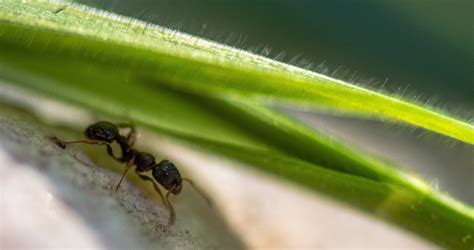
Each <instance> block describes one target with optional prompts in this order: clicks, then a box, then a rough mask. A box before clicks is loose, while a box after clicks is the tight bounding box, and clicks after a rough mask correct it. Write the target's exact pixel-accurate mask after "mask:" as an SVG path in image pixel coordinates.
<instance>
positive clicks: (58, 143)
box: [50, 136, 108, 149]
mask: <svg viewBox="0 0 474 250" xmlns="http://www.w3.org/2000/svg"><path fill="white" fill-rule="evenodd" d="M50 139H51V140H52V141H53V142H54V143H56V145H58V146H59V147H61V148H63V149H65V148H66V145H67V144H73V143H85V144H97V145H103V144H108V143H107V142H103V141H97V140H82V141H62V140H60V139H59V138H57V137H56V136H52V137H50Z"/></svg>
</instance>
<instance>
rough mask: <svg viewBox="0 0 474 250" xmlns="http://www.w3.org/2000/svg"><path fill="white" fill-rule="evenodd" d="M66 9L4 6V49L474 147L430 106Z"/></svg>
mask: <svg viewBox="0 0 474 250" xmlns="http://www.w3.org/2000/svg"><path fill="white" fill-rule="evenodd" d="M60 7H63V6H61V5H58V4H57V3H51V2H43V1H25V2H21V3H20V2H18V1H11V0H7V1H4V2H2V3H1V9H0V14H1V15H0V20H1V24H0V25H1V26H0V27H2V42H3V43H6V44H9V45H14V46H25V47H27V48H28V47H30V46H31V45H33V46H35V47H39V48H41V50H43V52H45V51H49V53H53V54H56V53H60V54H61V55H62V56H73V57H75V58H79V57H80V58H82V59H85V60H96V59H97V58H100V59H99V60H101V61H102V62H104V63H111V64H114V65H115V66H119V65H120V66H122V67H124V68H125V69H127V70H130V69H131V68H134V69H135V70H140V71H142V73H143V74H144V75H145V76H144V77H147V78H152V79H155V80H158V81H159V82H160V83H162V84H169V85H172V86H174V87H178V88H184V89H186V90H188V91H192V92H195V93H198V94H202V95H214V96H218V97H219V98H226V99H229V98H230V99H232V98H237V99H242V98H246V99H249V100H252V101H254V102H264V103H269V102H275V101H279V102H286V103H291V104H296V105H301V106H305V107H307V108H308V107H310V108H315V109H326V110H333V111H337V112H345V113H353V114H357V115H363V116H369V117H375V118H379V119H391V120H395V121H399V122H406V123H408V124H412V125H416V126H419V127H422V128H425V129H428V130H432V131H435V132H438V133H440V134H443V135H446V136H450V137H452V138H456V139H458V140H461V141H464V142H468V143H471V144H474V126H473V125H472V124H468V123H467V122H463V121H461V120H459V119H455V118H453V117H450V116H448V115H445V114H443V113H441V112H439V111H435V110H433V108H432V107H428V106H420V105H417V104H415V103H411V102H408V101H406V100H403V99H401V98H396V97H390V96H387V95H383V94H380V93H377V92H374V91H370V90H367V89H363V88H360V87H356V86H353V85H349V84H346V83H344V82H342V81H338V80H335V79H332V78H329V77H326V76H323V75H320V74H316V73H314V72H310V71H306V70H303V69H300V68H296V67H293V66H289V65H286V64H283V63H278V62H276V61H272V60H269V59H266V58H263V57H261V56H256V55H253V54H250V53H247V52H243V51H239V50H236V49H233V48H230V47H227V46H222V45H219V44H216V43H212V42H209V41H206V40H202V39H198V38H195V37H192V36H189V35H185V34H181V33H178V32H175V31H172V30H169V29H164V28H161V27H157V26H152V25H149V24H147V23H142V22H138V21H132V20H128V19H126V18H123V17H118V16H112V15H110V14H105V13H99V12H97V11H95V10H94V11H92V9H87V8H84V7H81V6H79V5H71V6H69V5H68V6H67V7H66V8H65V9H64V10H63V11H61V12H59V13H55V10H57V9H58V8H60ZM30 28H33V30H34V32H31V29H30ZM22 29H25V31H26V32H23V31H21V30H22ZM27 30H30V31H29V32H28V31H27ZM79 37H80V38H81V39H78V38H79ZM58 48H60V52H58V50H57V49H58ZM99 48H100V49H99Z"/></svg>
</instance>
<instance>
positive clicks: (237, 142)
mask: <svg viewBox="0 0 474 250" xmlns="http://www.w3.org/2000/svg"><path fill="white" fill-rule="evenodd" d="M60 7H61V5H58V4H56V3H52V2H43V1H24V2H22V3H20V2H17V1H4V2H2V3H0V77H1V78H3V79H6V80H8V81H10V82H13V83H15V84H16V85H17V86H19V87H22V88H26V89H29V90H34V91H36V92H37V93H38V94H42V95H46V96H48V97H50V98H55V99H57V100H61V101H64V102H69V103H73V104H75V105H78V106H81V107H84V108H87V109H89V110H91V111H95V112H98V113H101V114H104V115H107V116H112V117H115V118H116V119H126V120H133V121H134V122H136V123H138V124H140V125H143V126H146V127H148V128H152V129H154V130H155V131H157V132H159V133H162V134H166V135H168V136H172V137H175V138H179V139H182V140H184V141H188V142H191V143H193V144H195V145H197V146H199V147H201V148H206V149H207V150H209V151H210V152H213V153H219V154H223V155H225V156H228V157H231V158H233V159H236V160H239V161H242V162H246V163H250V164H252V165H253V166H255V167H258V168H259V169H262V170H264V171H267V172H270V173H273V174H276V175H278V176H281V177H284V178H287V179H289V180H292V181H295V182H296V183H299V184H300V185H304V186H305V187H307V188H309V189H312V190H315V191H318V192H323V193H325V194H327V195H329V196H330V197H334V198H337V199H338V200H340V201H343V202H346V203H348V204H350V205H352V206H355V207H357V208H359V209H362V210H364V211H366V212H368V213H371V214H374V215H375V216H379V217H381V218H384V219H386V220H389V221H391V222H393V223H396V224H398V225H400V226H403V227H404V228H406V229H408V230H411V231H413V232H415V233H417V234H419V235H421V236H423V237H425V238H428V239H430V240H432V241H433V242H437V243H439V244H440V245H443V246H448V247H451V248H466V249H469V248H472V246H473V245H474V243H473V240H472V239H469V238H466V237H467V236H468V235H472V234H473V232H474V212H473V209H472V208H470V207H467V206H465V205H463V204H462V203H460V202H457V201H455V200H452V199H451V198H448V197H446V196H444V195H443V194H440V193H439V192H437V191H435V190H433V189H432V188H431V187H430V186H429V185H427V184H425V183H424V182H423V181H420V180H418V179H416V178H414V177H412V176H409V175H407V174H404V173H402V172H400V171H398V170H396V169H395V168H392V167H391V166H390V164H388V163H385V162H382V161H379V160H376V159H374V158H372V157H369V156H366V155H364V154H362V153H360V152H356V151H354V150H351V149H349V148H347V147H345V146H342V145H341V144H339V143H337V142H335V141H334V140H332V139H330V138H328V137H326V136H324V135H322V134H319V133H317V132H315V131H313V130H311V129H309V128H307V127H305V126H304V125H302V124H299V123H297V122H296V121H294V120H292V119H291V118H289V117H286V116H285V115H283V114H281V113H279V112H277V111H275V110H273V109H271V108H268V107H267V106H264V105H263V104H274V103H277V102H284V103H291V104H296V105H300V106H302V107H305V108H307V107H310V108H318V109H327V110H331V112H345V113H352V114H356V115H361V116H369V117H374V118H377V119H392V120H397V121H403V122H407V123H410V124H413V125H417V126H420V127H423V128H426V129H429V130H432V131H436V132H438V133H441V134H444V135H447V136H451V137H453V138H457V139H459V140H461V141H465V142H468V143H471V144H472V143H474V129H473V126H472V125H471V124H467V123H465V122H463V121H460V120H456V119H454V118H451V117H449V116H447V115H444V114H441V113H438V112H435V111H433V110H430V109H429V108H427V107H422V106H419V105H416V104H414V103H409V102H406V101H403V100H401V99H397V98H394V97H389V96H386V95H383V94H380V93H375V92H373V91H369V90H365V89H362V88H359V87H355V86H352V85H349V84H346V83H343V82H340V81H337V80H334V79H331V78H328V77H325V76H322V75H318V74H316V73H312V72H308V71H305V70H302V69H298V68H295V67H292V66H288V65H285V64H281V63H278V62H275V61H272V60H269V59H265V58H263V57H259V56H256V55H252V54H249V53H246V52H242V51H238V50H235V49H232V48H228V47H225V46H222V45H219V44H215V43H211V42H208V41H204V40H201V39H198V38H195V37H191V36H187V35H183V34H180V33H177V32H175V31H171V30H167V29H163V28H161V27H156V26H151V25H148V24H145V23H141V22H138V21H134V20H128V19H124V18H118V17H116V16H113V15H111V14H104V13H98V12H97V11H96V10H94V9H88V8H85V7H83V6H79V5H72V6H68V7H66V9H64V10H63V11H61V12H58V13H54V12H55V10H57V9H58V8H60ZM463 239H464V240H463ZM465 239H467V240H465Z"/></svg>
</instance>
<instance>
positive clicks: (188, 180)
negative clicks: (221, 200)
mask: <svg viewBox="0 0 474 250" xmlns="http://www.w3.org/2000/svg"><path fill="white" fill-rule="evenodd" d="M181 180H183V181H187V182H188V183H189V184H191V186H192V187H193V188H194V190H196V191H197V192H198V193H199V194H200V195H201V196H202V197H203V198H204V199H205V200H206V202H207V204H209V206H212V201H211V199H210V198H209V196H207V195H206V194H205V193H204V192H203V191H202V190H201V189H200V188H198V187H197V186H196V185H195V184H194V182H193V181H191V180H190V179H188V178H181Z"/></svg>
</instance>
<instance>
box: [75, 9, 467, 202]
mask: <svg viewBox="0 0 474 250" xmlns="http://www.w3.org/2000/svg"><path fill="white" fill-rule="evenodd" d="M78 2H81V3H84V4H87V5H90V6H94V7H98V8H101V9H106V10H110V11H113V12H116V13H119V14H122V15H126V16H131V17H135V18H138V19H141V20H145V21H150V22H152V23H155V24H159V25H162V26H165V27H169V28H173V29H178V30H180V31H183V32H187V33H190V34H195V35H198V36H200V37H204V38H208V39H210V40H214V41H218V42H221V43H225V44H228V45H231V46H234V47H237V48H241V49H245V50H248V51H252V52H255V53H258V54H262V55H265V56H268V57H270V58H275V59H277V60H279V61H283V62H288V63H291V64H294V65H297V66H300V67H306V68H309V69H311V70H315V71H318V72H321V73H324V74H327V75H331V76H334V77H336V78H340V79H343V80H346V81H349V82H355V83H357V84H361V85H363V86H365V87H369V88H372V89H375V90H384V91H387V92H390V93H397V94H401V95H403V96H404V97H407V98H410V99H412V100H413V99H415V100H418V101H420V102H423V103H429V104H430V105H434V106H435V107H438V108H442V109H444V110H447V111H449V112H450V113H451V114H454V115H456V116H460V117H463V118H465V119H467V120H470V121H471V122H472V121H473V119H472V118H473V117H474V77H473V65H474V34H473V33H474V29H473V26H474V25H473V24H474V14H473V13H474V1H447V0H446V1H445V0H435V1H427V0H420V1H410V0H392V1H376V0H365V1H357V0H331V1H316V0H292V1H290V0H264V1H250V0H133V1H132V0H80V1H78ZM287 112H289V113H292V114H295V115H296V116H297V117H298V118H299V119H301V120H303V121H305V122H306V123H307V124H310V125H312V126H313V127H315V128H317V129H319V130H320V131H323V132H327V133H329V134H332V135H334V136H336V137H339V138H341V139H343V141H345V142H347V143H350V144H352V145H355V146H356V147H357V148H358V149H360V150H363V151H366V152H369V153H371V154H373V155H376V156H377V157H380V158H383V159H386V160H388V161H391V162H395V163H396V165H399V166H402V167H404V168H405V169H406V171H408V172H412V173H414V174H415V175H419V176H421V177H422V178H424V179H426V180H427V181H428V182H429V183H430V184H432V185H433V186H434V187H435V188H439V189H441V190H443V191H446V192H448V193H449V194H451V195H454V196H455V197H457V198H459V199H461V200H463V201H464V202H467V203H469V204H471V205H474V147H473V146H472V145H467V144H463V143H456V142H453V141H452V140H447V141H446V138H444V137H442V136H439V135H436V134H433V133H426V131H422V130H415V131H414V130H413V129H412V128H410V127H405V126H401V127H400V126H387V125H386V124H384V123H380V122H376V121H375V122H374V121H367V120H360V119H354V118H343V117H332V116H327V115H322V114H314V113H309V114H306V113H302V112H300V111H295V110H287Z"/></svg>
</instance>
